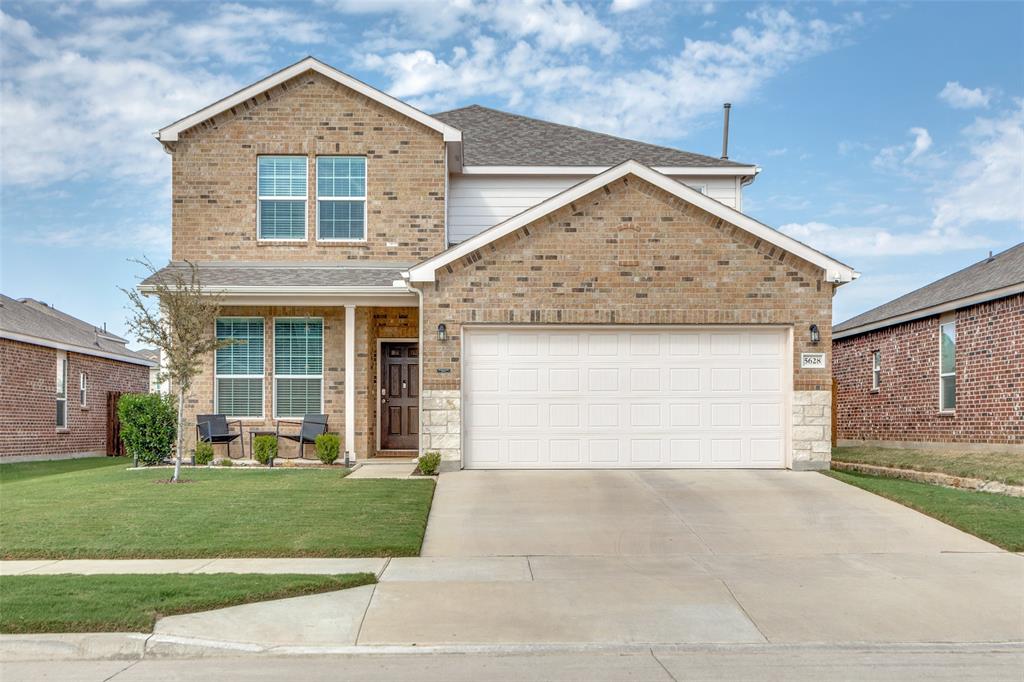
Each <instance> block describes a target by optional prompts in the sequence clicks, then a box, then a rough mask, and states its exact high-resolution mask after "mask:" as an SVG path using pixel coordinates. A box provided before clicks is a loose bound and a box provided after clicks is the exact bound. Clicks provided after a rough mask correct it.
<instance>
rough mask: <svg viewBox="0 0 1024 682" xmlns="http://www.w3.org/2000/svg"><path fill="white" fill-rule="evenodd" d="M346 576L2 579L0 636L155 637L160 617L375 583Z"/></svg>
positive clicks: (354, 575) (356, 575)
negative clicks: (85, 634) (110, 634)
mask: <svg viewBox="0 0 1024 682" xmlns="http://www.w3.org/2000/svg"><path fill="white" fill-rule="evenodd" d="M374 582H375V580H374V576H373V574H372V573H352V574H346V575H292V574H280V575H260V574H244V573H243V574H233V573H214V574H209V575H183V574H180V573H171V574H168V575H16V576H7V577H3V578H0V602H2V605H3V608H0V633H30V632H152V630H153V624H154V623H155V622H156V620H157V619H158V618H161V617H163V616H172V615H174V614H178V613H193V612H195V611H209V610H211V609H220V608H224V607H226V606H236V605H238V604H248V603H250V602H256V601H266V600H268V599H284V598H285V597H298V596H301V595H304V594H315V593H318V592H333V591H335V590H344V589H346V588H349V587H356V586H358V585H369V584H372V583H374Z"/></svg>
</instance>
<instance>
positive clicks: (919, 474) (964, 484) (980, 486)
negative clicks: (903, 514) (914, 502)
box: [832, 459, 1024, 497]
mask: <svg viewBox="0 0 1024 682" xmlns="http://www.w3.org/2000/svg"><path fill="white" fill-rule="evenodd" d="M832 469H833V470H835V471H853V472H856V473H862V474H870V475H873V476H884V477H886V478H899V479H902V480H905V481H914V482H915V483H929V484H931V485H941V486H945V487H947V488H958V489H960V490H974V491H977V492H983V493H993V494H996V495H1009V496H1010V497H1024V486H1020V485H1009V484H1007V483H1000V482H999V481H986V480H984V479H981V478H969V477H966V476H953V475H951V474H942V473H939V472H937V471H917V470H916V469H900V468H897V467H886V466H879V465H877V464H861V463H860V462H839V461H836V460H834V459H833V460H832Z"/></svg>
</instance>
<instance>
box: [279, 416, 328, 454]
mask: <svg viewBox="0 0 1024 682" xmlns="http://www.w3.org/2000/svg"><path fill="white" fill-rule="evenodd" d="M323 433H327V415H326V414H306V415H303V416H302V424H301V425H300V426H299V432H298V433H281V421H280V420H278V422H277V437H278V438H286V439H287V440H290V441H292V442H294V443H298V444H299V456H298V457H297V458H296V459H305V451H304V450H303V447H304V446H305V445H306V444H307V443H315V442H316V437H317V436H319V435H320V434H323Z"/></svg>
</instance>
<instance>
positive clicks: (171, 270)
mask: <svg viewBox="0 0 1024 682" xmlns="http://www.w3.org/2000/svg"><path fill="white" fill-rule="evenodd" d="M411 265H412V264H411V263H359V264H344V265H338V264H334V263H296V262H290V263H273V262H265V263H253V262H247V261H237V262H225V261H220V262H216V263H196V266H197V267H198V268H199V281H200V282H201V283H202V285H203V286H204V287H275V286H279V287H310V288H316V287H368V286H373V287H390V286H391V284H392V282H394V281H395V280H399V279H402V276H401V272H402V271H403V270H407V269H408V268H409V267H410V266H411ZM178 275H181V276H183V277H185V278H186V279H187V278H188V277H189V276H190V269H189V265H188V263H185V262H182V261H174V262H171V263H170V264H168V265H167V266H166V267H163V268H161V269H160V270H159V271H157V272H156V273H155V274H153V275H151V276H149V277H147V278H146V279H145V280H143V282H142V284H143V286H145V285H147V284H157V283H160V282H163V283H166V284H171V283H173V282H174V281H175V279H174V278H175V277H176V276H178Z"/></svg>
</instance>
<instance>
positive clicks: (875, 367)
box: [871, 350, 882, 391]
mask: <svg viewBox="0 0 1024 682" xmlns="http://www.w3.org/2000/svg"><path fill="white" fill-rule="evenodd" d="M881 387H882V351H880V350H876V351H875V352H874V353H872V354H871V390H872V391H877V390H878V389H879V388H881Z"/></svg>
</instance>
